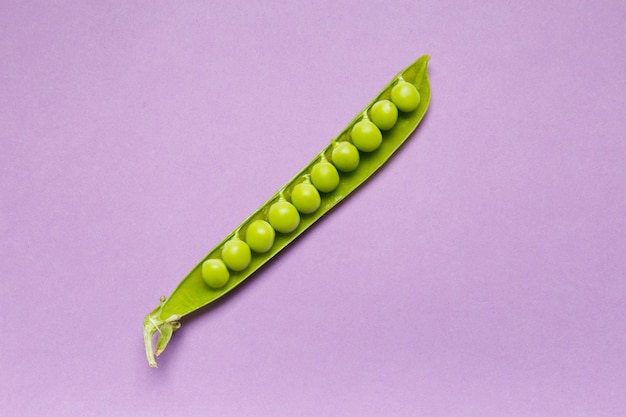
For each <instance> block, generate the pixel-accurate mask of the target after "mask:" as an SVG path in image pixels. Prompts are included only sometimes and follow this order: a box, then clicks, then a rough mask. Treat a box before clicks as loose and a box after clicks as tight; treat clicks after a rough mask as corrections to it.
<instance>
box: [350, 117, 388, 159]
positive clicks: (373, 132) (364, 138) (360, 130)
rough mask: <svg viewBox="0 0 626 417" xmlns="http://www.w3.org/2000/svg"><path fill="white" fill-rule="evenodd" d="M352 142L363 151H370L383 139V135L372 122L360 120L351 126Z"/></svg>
mask: <svg viewBox="0 0 626 417" xmlns="http://www.w3.org/2000/svg"><path fill="white" fill-rule="evenodd" d="M351 137H352V143H354V146H356V147H357V148H359V150H360V151H363V152H372V151H375V150H376V149H378V147H379V146H380V144H381V143H382V141H383V135H382V133H380V130H379V129H378V127H376V125H375V124H374V123H372V122H371V121H369V120H366V119H364V120H361V121H360V122H358V123H356V124H355V125H354V127H353V128H352V133H351Z"/></svg>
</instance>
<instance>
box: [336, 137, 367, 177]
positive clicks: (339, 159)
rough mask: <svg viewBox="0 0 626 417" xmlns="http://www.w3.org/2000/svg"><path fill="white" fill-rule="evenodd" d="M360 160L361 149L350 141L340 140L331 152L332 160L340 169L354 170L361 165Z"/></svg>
mask: <svg viewBox="0 0 626 417" xmlns="http://www.w3.org/2000/svg"><path fill="white" fill-rule="evenodd" d="M359 160H360V158H359V150H358V149H357V148H356V146H354V145H353V144H351V143H350V142H346V141H343V142H339V143H338V144H337V145H335V147H334V148H333V152H332V153H331V161H332V163H333V165H335V166H336V167H337V169H338V170H340V171H344V172H351V171H354V170H355V169H356V167H358V166H359Z"/></svg>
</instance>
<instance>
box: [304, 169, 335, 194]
mask: <svg viewBox="0 0 626 417" xmlns="http://www.w3.org/2000/svg"><path fill="white" fill-rule="evenodd" d="M311 182H312V183H313V185H314V186H315V188H317V189H318V190H320V191H321V192H323V193H329V192H331V191H332V190H334V189H335V188H337V186H338V185H339V173H338V172H337V168H335V167H334V166H333V164H331V163H330V162H328V161H321V162H318V163H317V164H315V165H313V168H312V169H311Z"/></svg>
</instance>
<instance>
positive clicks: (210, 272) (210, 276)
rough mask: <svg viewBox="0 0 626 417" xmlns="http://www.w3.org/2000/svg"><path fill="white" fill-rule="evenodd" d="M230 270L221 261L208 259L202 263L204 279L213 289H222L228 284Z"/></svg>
mask: <svg viewBox="0 0 626 417" xmlns="http://www.w3.org/2000/svg"><path fill="white" fill-rule="evenodd" d="M229 276H230V274H229V273H228V268H226V265H224V261H222V260H221V259H207V260H206V261H204V262H202V279H204V282H206V284H207V285H208V286H209V287H211V288H222V287H223V286H224V285H226V283H227V282H228V277H229Z"/></svg>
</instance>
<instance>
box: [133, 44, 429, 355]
mask: <svg viewBox="0 0 626 417" xmlns="http://www.w3.org/2000/svg"><path fill="white" fill-rule="evenodd" d="M428 59H429V57H428V56H427V55H425V56H422V57H421V58H419V59H418V60H417V61H415V62H414V63H413V64H411V65H409V66H408V67H407V68H405V69H404V70H403V71H402V72H400V73H399V74H398V75H397V76H396V77H395V78H394V79H393V80H392V81H391V82H390V83H389V84H388V85H387V86H386V87H385V88H384V89H383V90H382V91H381V92H380V93H379V94H378V95H377V96H376V97H375V98H374V99H373V100H372V102H370V103H369V104H368V105H367V106H366V107H365V108H364V109H363V111H361V112H360V113H359V114H358V115H357V116H356V117H355V118H354V119H353V120H352V121H351V122H350V124H348V126H347V127H346V128H345V129H344V130H343V131H342V132H341V133H340V134H339V135H338V136H337V137H336V138H335V139H333V140H332V141H331V143H330V144H328V145H327V146H326V147H325V148H324V149H322V151H321V152H320V153H319V154H317V155H316V156H315V157H314V158H313V160H312V161H311V162H310V163H309V164H308V165H307V166H306V167H305V168H304V169H302V170H301V171H300V172H298V173H297V174H296V175H295V176H294V177H293V178H292V179H291V180H290V181H289V182H287V184H285V185H284V186H283V187H282V188H281V189H280V190H279V191H278V192H277V193H276V194H275V195H273V196H272V197H271V198H270V199H269V200H268V201H267V202H266V203H265V204H264V205H263V206H261V207H260V208H259V209H258V210H257V211H255V212H254V213H252V214H251V215H250V216H249V217H248V218H247V219H246V220H244V221H243V222H242V223H241V225H239V227H237V229H235V230H234V231H233V232H232V233H231V234H229V235H228V236H227V237H226V238H225V239H224V240H223V241H222V242H220V243H219V244H218V245H217V246H216V247H215V248H213V250H211V251H210V252H209V253H208V254H207V255H206V256H205V257H204V258H203V259H202V260H201V261H200V263H198V265H196V266H195V267H194V268H193V269H192V270H191V272H190V273H189V275H187V276H186V277H185V278H184V279H183V280H182V281H181V282H180V284H178V286H177V287H176V289H175V290H174V292H173V293H172V294H171V295H170V296H169V297H168V298H165V297H161V302H160V303H159V305H158V306H157V307H156V308H155V309H154V310H153V311H152V312H151V313H149V314H148V315H147V316H146V318H145V320H144V325H143V327H144V342H145V347H146V355H147V358H148V363H149V364H150V366H152V367H156V360H155V357H154V356H155V352H154V350H153V345H152V337H153V335H154V333H158V336H157V343H156V346H157V349H156V355H157V356H158V355H159V354H160V353H161V352H162V351H163V349H165V346H166V345H167V342H168V341H169V340H170V338H171V336H172V333H173V332H174V331H175V330H177V329H178V328H179V327H180V322H179V320H180V319H181V318H182V317H183V316H185V315H187V314H190V313H192V312H194V311H196V310H198V309H200V308H202V307H204V306H206V305H207V304H209V303H211V302H213V301H215V300H217V299H218V298H220V297H222V296H223V295H225V294H227V293H228V292H229V291H231V290H232V289H234V288H235V287H236V286H238V285H239V284H241V283H242V282H243V281H244V280H245V279H246V278H248V277H249V276H250V275H252V273H253V272H255V271H256V270H258V269H259V268H260V267H261V266H263V265H264V264H265V263H266V262H267V261H269V260H270V259H271V258H272V257H273V256H274V255H276V254H277V253H278V252H280V250H281V249H283V248H284V247H285V246H287V245H288V244H289V243H290V242H292V241H293V240H294V239H295V238H296V237H298V236H299V235H300V234H301V233H302V232H304V231H305V230H306V229H308V228H309V227H310V226H311V225H312V224H313V223H315V221H317V220H318V219H319V218H320V217H321V216H322V215H324V214H326V213H327V212H328V211H329V210H330V209H331V208H333V207H334V206H335V205H336V204H338V203H339V202H340V201H341V200H343V199H344V198H345V197H346V196H347V195H348V194H350V193H351V192H352V191H354V190H355V189H356V188H357V187H358V186H359V185H361V184H362V183H363V182H364V181H365V180H367V179H368V178H369V177H370V176H371V175H372V174H374V172H376V170H377V169H378V168H380V167H381V166H382V165H383V164H384V163H385V162H386V161H387V160H388V159H389V157H391V155H392V154H393V153H394V152H395V151H396V150H397V149H398V148H399V147H400V145H402V143H404V142H405V141H406V139H408V137H409V136H410V135H411V133H412V132H413V131H414V130H415V128H416V127H417V125H418V124H419V123H420V121H421V120H422V118H423V117H424V114H425V113H426V109H427V108H428V104H429V102H430V84H429V81H428V73H427V64H428ZM344 142H346V143H344ZM333 151H335V152H333ZM337 168H338V169H337Z"/></svg>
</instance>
